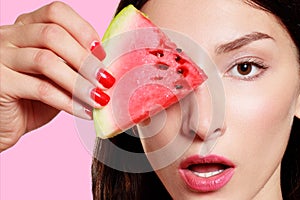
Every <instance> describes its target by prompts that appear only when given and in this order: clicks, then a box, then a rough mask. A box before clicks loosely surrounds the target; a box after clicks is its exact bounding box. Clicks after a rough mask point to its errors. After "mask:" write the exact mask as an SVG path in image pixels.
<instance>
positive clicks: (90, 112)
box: [84, 108, 93, 119]
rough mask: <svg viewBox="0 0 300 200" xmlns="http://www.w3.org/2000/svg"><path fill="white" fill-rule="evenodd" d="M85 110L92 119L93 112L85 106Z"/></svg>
mask: <svg viewBox="0 0 300 200" xmlns="http://www.w3.org/2000/svg"><path fill="white" fill-rule="evenodd" d="M84 112H85V113H86V114H87V115H88V116H89V117H90V118H91V119H92V118H93V112H92V111H91V110H90V109H88V108H84Z"/></svg>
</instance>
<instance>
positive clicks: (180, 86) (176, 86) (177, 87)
mask: <svg viewBox="0 0 300 200" xmlns="http://www.w3.org/2000/svg"><path fill="white" fill-rule="evenodd" d="M182 88H183V86H182V85H175V89H176V90H180V89H182Z"/></svg>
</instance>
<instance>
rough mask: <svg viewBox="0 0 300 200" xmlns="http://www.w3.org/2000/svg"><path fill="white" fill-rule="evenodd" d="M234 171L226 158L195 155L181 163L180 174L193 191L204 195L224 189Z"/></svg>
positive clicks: (232, 165)
mask: <svg viewBox="0 0 300 200" xmlns="http://www.w3.org/2000/svg"><path fill="white" fill-rule="evenodd" d="M234 169H235V166H234V164H233V163H232V162H231V161H229V160H228V159H226V158H224V157H221V156H216V155H209V156H205V157H203V156H200V155H194V156H191V157H189V158H187V159H186V160H184V161H183V162H181V164H180V168H179V173H180V175H181V177H182V179H183V180H184V182H185V183H186V185H187V186H188V187H189V188H190V189H191V190H193V191H196V192H203V193H204V192H213V191H216V190H219V189H221V188H222V187H224V186H225V185H226V184H227V183H228V182H229V181H230V179H231V178H232V176H233V174H234Z"/></svg>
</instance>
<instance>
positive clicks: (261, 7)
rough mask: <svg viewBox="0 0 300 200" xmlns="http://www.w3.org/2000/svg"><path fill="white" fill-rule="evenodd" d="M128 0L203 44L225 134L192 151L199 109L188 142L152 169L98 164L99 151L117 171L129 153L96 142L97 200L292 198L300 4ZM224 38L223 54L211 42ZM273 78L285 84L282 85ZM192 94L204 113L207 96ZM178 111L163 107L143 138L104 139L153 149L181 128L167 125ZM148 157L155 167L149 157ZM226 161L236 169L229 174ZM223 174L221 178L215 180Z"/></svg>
mask: <svg viewBox="0 0 300 200" xmlns="http://www.w3.org/2000/svg"><path fill="white" fill-rule="evenodd" d="M129 3H134V4H135V6H136V7H138V8H140V9H141V10H142V11H144V12H145V13H146V14H147V15H148V16H149V17H150V19H152V21H153V22H154V23H155V24H157V25H158V26H161V27H164V28H168V29H171V30H175V31H178V32H181V33H184V34H187V35H188V36H190V37H192V38H193V39H194V40H196V41H197V42H198V43H199V44H200V45H201V46H202V47H204V49H205V50H206V51H208V54H209V55H210V57H211V58H212V59H213V60H214V62H215V63H216V64H217V66H218V68H219V70H220V71H221V73H222V75H223V77H222V79H223V84H224V87H225V93H226V102H227V103H226V117H225V122H224V124H223V125H220V127H219V129H218V131H220V132H221V134H222V136H221V137H220V138H219V140H218V143H217V144H216V146H215V147H214V149H213V150H212V151H211V152H210V155H208V156H205V157H204V158H203V157H201V156H200V158H199V157H198V156H195V155H198V154H197V153H198V152H199V149H201V144H202V143H204V142H205V137H206V135H205V134H206V132H207V129H208V128H209V123H205V120H207V118H209V117H208V116H206V117H207V118H201V120H202V122H201V121H200V122H199V126H198V129H197V130H196V131H195V132H196V133H195V134H196V136H195V139H194V142H193V144H192V145H191V146H190V148H189V149H188V150H187V151H186V152H185V153H184V155H183V156H182V157H180V158H178V160H176V161H174V162H173V163H170V165H168V166H166V167H165V168H162V169H159V170H156V171H155V172H152V173H142V174H134V173H125V172H121V171H117V170H114V169H112V168H110V167H107V166H105V165H104V164H103V163H102V162H99V160H98V158H99V157H101V156H102V155H105V156H107V157H108V158H107V159H111V160H112V159H113V158H116V159H118V160H120V162H121V163H122V162H123V165H124V168H125V166H126V159H124V160H123V158H122V157H120V155H118V152H115V151H114V148H113V147H112V146H111V145H110V142H109V141H100V140H99V141H97V144H96V149H95V157H96V158H95V159H94V163H93V192H94V198H95V199H170V198H173V199H282V197H283V198H284V199H299V198H300V196H299V185H300V179H299V161H300V158H299V147H298V146H299V145H298V144H299V120H298V119H297V118H295V119H294V116H296V117H299V99H298V98H299V83H300V82H299V67H300V65H299V61H300V59H299V47H300V46H299V44H300V37H299V33H300V29H299V24H300V20H299V19H300V16H299V13H300V10H299V9H300V4H299V3H297V2H296V1H287V2H285V3H280V2H279V1H276V2H275V1H222V2H220V1H193V2H191V3H190V4H187V3H186V1H180V0H175V1H171V0H170V1H168V0H165V1H155V0H150V1H126V0H124V1H121V3H120V6H119V9H118V11H120V10H121V9H122V8H123V7H125V6H126V5H128V4H129ZM193 19H194V20H193ZM224 19H226V20H224ZM195 27H196V28H195ZM258 32H259V33H260V34H255V36H254V37H253V35H252V36H251V34H253V33H258ZM245 35H246V37H245ZM280 35H281V36H280ZM237 38H239V39H237ZM241 38H242V39H241ZM247 38H252V39H251V42H250V41H247V42H245V43H246V44H242V43H243V41H246V40H247ZM254 38H255V39H254ZM232 41H233V42H232ZM222 43H227V44H230V45H227V47H228V49H227V50H228V51H226V52H225V53H224V52H223V53H221V55H218V52H216V51H215V50H214V48H215V46H217V45H218V44H222ZM244 45H245V46H244ZM295 47H296V48H295ZM288 52H289V53H288ZM284 54H285V55H284ZM288 55H289V56H288ZM292 60H293V61H292ZM276 74H277V75H276ZM279 74H281V75H279ZM292 74H293V75H292ZM279 80H280V82H284V83H285V84H283V85H281V84H279V83H278V82H277V81H279ZM288 80H289V81H288ZM290 81H291V82H290ZM274 86H275V87H274ZM275 88H276V89H275ZM280 88H281V89H280ZM287 88H288V89H287ZM292 88H293V89H292ZM287 91H289V92H287ZM292 91H293V92H292ZM197 92H199V93H200V94H201V95H202V97H199V99H198V104H199V107H200V108H199V112H200V113H201V112H205V111H206V110H205V109H206V108H207V106H208V104H207V102H205V100H204V99H205V98H207V97H208V96H207V94H206V93H205V89H203V88H202V89H200V91H197ZM282 93H284V94H285V96H284V98H283V97H282ZM283 105H285V106H283ZM282 106H283V107H282ZM237 107H238V108H239V109H236V108H237ZM291 109H292V110H293V111H292V113H293V114H291V112H290V111H291ZM178 110H179V106H178V105H177V106H173V107H171V108H170V109H168V110H167V114H168V119H167V122H166V125H165V126H164V127H163V129H162V130H161V132H159V133H158V134H157V135H155V136H154V137H153V138H151V139H141V141H142V142H141V143H142V144H141V145H140V144H139V140H136V139H134V137H131V136H129V135H127V134H123V135H120V136H118V137H116V138H113V139H112V140H111V141H112V142H113V143H114V144H117V145H118V146H119V147H122V148H123V149H126V150H128V151H130V152H143V151H145V152H146V153H149V152H152V151H155V150H158V149H160V148H162V147H163V146H165V145H166V144H168V142H170V141H171V140H172V139H173V138H174V137H175V136H176V132H177V131H178V130H179V129H180V127H176V128H174V124H183V123H184V122H182V121H180V117H179V116H180V114H179V113H180V112H179V111H178ZM287 113H289V114H287ZM291 124H293V128H292V131H291V137H290V139H289V136H290V128H291ZM140 126H143V124H142V125H138V130H139V131H137V132H138V133H137V134H143V133H142V132H143V129H142V128H140ZM175 126H176V125H175ZM135 131H136V130H135ZM179 134H184V133H183V132H180V133H179ZM288 141H289V143H288ZM287 143H288V145H287ZM286 148H287V149H286ZM285 150H286V151H285ZM162 156H164V155H162ZM224 157H226V159H225V158H224ZM282 157H283V159H282ZM227 159H229V160H230V161H228V160H227ZM149 160H150V163H151V164H152V166H154V167H155V165H153V163H155V161H153V160H151V158H149ZM197 162H198V163H197ZM206 162H207V163H206ZM186 163H187V164H186ZM191 163H192V164H191ZM195 163H196V164H197V165H198V166H197V165H195ZM203 163H205V164H203ZM220 163H221V164H224V165H227V166H226V167H224V166H220ZM182 165H184V166H182ZM185 165H188V166H185ZM222 167H224V168H225V169H224V168H222ZM228 168H229V169H230V168H233V170H232V171H233V172H232V174H233V175H232V174H230V173H231V171H229V170H228ZM218 170H220V171H221V173H219V171H218ZM223 170H224V171H223ZM226 171H227V172H226ZM228 171H229V172H228ZM190 172H192V173H194V175H191V173H190ZM197 172H198V174H197ZM222 173H224V175H223V177H224V179H225V180H220V179H218V178H219V177H220V176H219V174H222ZM226 173H227V174H226ZM195 174H196V175H195ZM228 174H229V175H228ZM199 176H200V178H199ZM201 176H202V177H203V176H205V177H206V178H201ZM207 177H210V178H207ZM213 177H215V179H214V178H213ZM221 177H222V176H221ZM218 181H219V182H218ZM280 181H281V182H280ZM217 182H218V183H217Z"/></svg>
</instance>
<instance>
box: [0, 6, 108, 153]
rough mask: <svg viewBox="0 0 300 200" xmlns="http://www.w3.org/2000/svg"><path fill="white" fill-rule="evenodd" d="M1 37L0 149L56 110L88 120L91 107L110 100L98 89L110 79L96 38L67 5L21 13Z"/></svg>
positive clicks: (83, 21) (55, 113) (11, 144)
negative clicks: (92, 50)
mask: <svg viewBox="0 0 300 200" xmlns="http://www.w3.org/2000/svg"><path fill="white" fill-rule="evenodd" d="M0 40H1V41H0V50H1V51H0V58H1V62H0V65H1V68H0V69H1V70H0V75H1V78H0V86H1V90H0V92H1V93H0V151H3V150H5V149H7V148H9V147H11V146H13V145H14V144H15V143H16V142H17V141H18V140H19V138H20V137H21V136H22V135H23V134H24V133H26V132H28V131H30V130H33V129H36V128H38V127H40V126H42V125H44V124H46V123H47V122H49V121H50V120H51V119H52V118H53V117H55V116H56V115H57V114H58V112H59V111H60V110H64V111H66V112H68V113H70V114H73V115H76V116H79V117H81V118H86V119H91V109H92V108H93V107H101V106H104V105H106V103H107V102H108V101H109V97H108V96H107V95H106V94H105V93H104V92H102V89H103V88H104V87H103V85H104V86H106V87H110V86H111V85H112V84H113V80H114V79H113V77H111V76H110V75H109V74H107V72H106V71H103V70H100V69H101V68H103V66H102V63H101V62H100V60H102V59H103V58H104V57H105V53H104V51H103V49H102V47H101V45H100V43H99V42H97V41H100V38H99V36H98V35H97V33H96V31H95V30H94V29H93V28H92V27H91V25H90V24H88V23H87V22H86V21H85V20H83V19H82V18H81V17H80V16H79V15H78V14H77V13H76V12H74V10H72V9H71V8H70V7H69V6H67V5H66V4H64V3H61V2H54V3H51V4H49V5H46V6H44V7H42V8H40V9H38V10H36V11H34V12H32V13H28V14H23V15H21V16H19V17H18V18H17V20H16V22H15V24H13V25H8V26H2V27H1V28H0ZM93 45H94V46H93ZM95 45H96V46H95ZM92 47H93V48H94V49H95V50H94V54H91V51H90V49H91V48H92ZM93 55H94V56H93ZM95 56H97V57H98V59H99V60H98V59H96V57H95ZM105 83H106V84H105Z"/></svg>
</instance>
